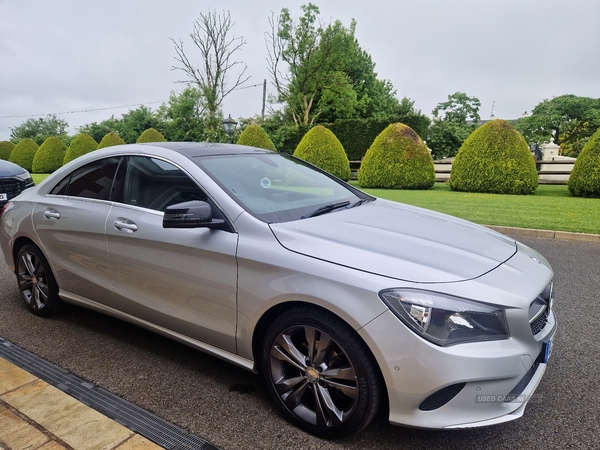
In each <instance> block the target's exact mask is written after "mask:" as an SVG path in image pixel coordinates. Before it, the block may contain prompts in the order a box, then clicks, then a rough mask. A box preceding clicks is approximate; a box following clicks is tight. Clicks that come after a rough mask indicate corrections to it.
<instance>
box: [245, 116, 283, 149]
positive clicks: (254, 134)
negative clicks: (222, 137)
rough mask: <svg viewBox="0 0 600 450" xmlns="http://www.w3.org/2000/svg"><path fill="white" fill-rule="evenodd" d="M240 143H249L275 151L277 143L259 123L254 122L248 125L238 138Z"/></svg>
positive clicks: (251, 145)
mask: <svg viewBox="0 0 600 450" xmlns="http://www.w3.org/2000/svg"><path fill="white" fill-rule="evenodd" d="M237 144H238V145H249V146H250V147H258V148H264V149H267V150H273V151H275V150H276V148H275V144H273V141H272V140H271V138H270V137H269V135H268V134H267V133H266V132H265V130H263V129H262V128H261V127H260V126H259V125H257V124H255V123H253V124H250V125H248V126H247V127H246V128H245V129H244V131H242V134H241V135H240V137H239V139H238V140H237Z"/></svg>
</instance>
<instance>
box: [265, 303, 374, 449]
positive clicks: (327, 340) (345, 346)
mask: <svg viewBox="0 0 600 450" xmlns="http://www.w3.org/2000/svg"><path fill="white" fill-rule="evenodd" d="M262 371H263V375H264V377H265V379H266V382H267V386H268V388H269V390H270V392H271V394H272V395H273V397H274V398H275V399H276V401H277V403H278V404H279V406H280V407H281V409H282V410H283V412H284V413H285V415H286V416H287V417H288V418H289V419H290V420H292V421H293V422H294V423H295V424H296V425H298V426H299V427H300V428H303V429H304V430H306V431H308V432H310V433H312V434H315V435H318V436H323V437H331V438H333V437H344V436H349V435H351V434H354V433H357V432H358V431H360V430H362V429H363V428H364V427H366V426H367V425H368V424H369V423H370V422H371V420H372V419H373V417H374V416H375V414H376V413H377V410H378V408H379V403H380V400H381V383H380V381H379V380H380V376H379V371H378V370H377V366H376V363H375V361H374V359H373V357H372V355H371V353H370V352H369V350H368V348H367V347H366V345H365V344H364V342H363V341H362V340H361V339H360V337H359V336H358V335H357V334H356V332H355V331H354V330H352V328H350V327H349V326H348V325H347V324H346V323H345V322H343V321H342V320H340V319H339V318H338V317H337V316H334V315H333V314H331V313H329V312H327V311H324V310H320V309H316V308H312V307H302V308H297V309H293V310H289V311H287V312H285V313H284V314H282V315H281V316H279V317H278V318H277V319H276V320H275V321H274V322H273V323H272V325H271V326H270V327H269V329H268V331H267V333H266V335H265V339H264V342H263V347H262Z"/></svg>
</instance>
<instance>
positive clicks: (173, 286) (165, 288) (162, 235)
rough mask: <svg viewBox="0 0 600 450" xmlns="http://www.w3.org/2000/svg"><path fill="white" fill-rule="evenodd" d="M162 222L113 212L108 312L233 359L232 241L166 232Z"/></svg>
mask: <svg viewBox="0 0 600 450" xmlns="http://www.w3.org/2000/svg"><path fill="white" fill-rule="evenodd" d="M162 218H163V213H161V212H158V211H151V210H148V209H144V208H136V207H128V206H126V205H115V206H114V207H113V209H112V210H111V212H110V214H109V217H108V221H107V230H106V233H107V238H108V245H109V252H110V263H111V267H112V269H113V276H114V280H115V281H114V283H115V284H114V291H115V298H114V301H113V302H112V303H111V304H107V306H110V307H113V308H115V309H118V310H121V311H123V312H125V313H127V314H130V315H133V316H136V317H139V318H141V319H143V320H145V321H148V322H151V323H153V324H155V325H158V326H160V327H164V328H167V329H170V330H173V331H175V332H177V333H180V334H182V335H185V336H189V337H191V338H192V339H195V340H198V341H202V342H205V343H207V344H210V345H212V346H215V347H218V348H221V349H223V350H226V351H228V352H236V345H235V330H236V289H237V263H236V256H235V254H236V247H237V240H238V235H237V234H235V233H229V232H226V231H222V230H211V229H208V228H196V229H165V228H163V227H162ZM123 222H125V223H129V224H130V225H131V226H130V227H129V228H123V227H121V226H120V225H119V223H123ZM119 228H120V229H119ZM132 228H136V230H135V231H133V230H132Z"/></svg>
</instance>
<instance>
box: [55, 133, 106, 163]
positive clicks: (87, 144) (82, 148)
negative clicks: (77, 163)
mask: <svg viewBox="0 0 600 450" xmlns="http://www.w3.org/2000/svg"><path fill="white" fill-rule="evenodd" d="M97 148H98V143H97V142H96V141H95V140H94V138H93V137H91V136H90V135H89V134H85V133H80V134H78V135H77V136H75V137H74V138H73V140H72V141H71V145H69V148H68V149H67V152H66V153H65V158H64V159H63V165H64V164H67V163H68V162H70V161H73V160H74V159H75V158H78V157H80V156H82V155H85V154H86V153H89V152H91V151H94V150H96V149H97Z"/></svg>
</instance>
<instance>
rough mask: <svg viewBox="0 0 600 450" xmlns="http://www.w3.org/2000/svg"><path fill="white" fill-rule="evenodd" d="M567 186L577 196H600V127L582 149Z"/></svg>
mask: <svg viewBox="0 0 600 450" xmlns="http://www.w3.org/2000/svg"><path fill="white" fill-rule="evenodd" d="M567 186H568V187H569V191H571V194H573V195H575V196H576V197H600V129H598V131H596V133H594V135H593V136H592V137H591V138H590V139H589V141H588V142H587V144H585V146H584V147H583V149H582V150H581V153H580V154H579V156H578V157H577V160H576V161H575V165H574V166H573V171H572V172H571V176H570V177H569V181H568V182H567Z"/></svg>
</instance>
